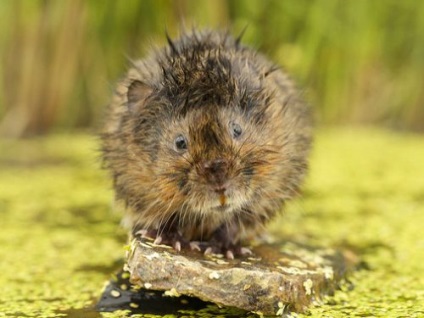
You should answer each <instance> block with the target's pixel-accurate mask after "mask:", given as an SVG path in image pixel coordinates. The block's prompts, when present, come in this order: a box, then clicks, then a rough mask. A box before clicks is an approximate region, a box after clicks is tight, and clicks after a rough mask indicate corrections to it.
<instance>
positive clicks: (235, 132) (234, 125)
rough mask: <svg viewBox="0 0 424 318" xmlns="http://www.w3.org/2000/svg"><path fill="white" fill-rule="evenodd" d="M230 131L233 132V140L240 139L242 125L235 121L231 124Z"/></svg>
mask: <svg viewBox="0 0 424 318" xmlns="http://www.w3.org/2000/svg"><path fill="white" fill-rule="evenodd" d="M230 131H231V134H232V135H233V138H238V137H240V135H241V133H242V132H243V130H242V129H241V127H240V125H239V124H237V123H235V122H233V121H232V122H231V123H230Z"/></svg>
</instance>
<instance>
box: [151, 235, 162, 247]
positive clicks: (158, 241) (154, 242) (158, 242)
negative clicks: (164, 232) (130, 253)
mask: <svg viewBox="0 0 424 318" xmlns="http://www.w3.org/2000/svg"><path fill="white" fill-rule="evenodd" d="M160 243H162V236H160V235H159V236H156V238H155V240H154V241H153V244H155V245H160Z"/></svg>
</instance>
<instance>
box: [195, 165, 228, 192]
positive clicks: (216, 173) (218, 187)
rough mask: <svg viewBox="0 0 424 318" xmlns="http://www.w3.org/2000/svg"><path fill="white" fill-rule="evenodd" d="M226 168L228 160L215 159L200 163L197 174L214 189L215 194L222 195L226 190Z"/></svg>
mask: <svg viewBox="0 0 424 318" xmlns="http://www.w3.org/2000/svg"><path fill="white" fill-rule="evenodd" d="M228 167H229V163H228V160H226V159H223V158H217V159H213V160H209V161H205V162H203V163H201V165H200V171H199V172H200V173H201V174H202V175H203V176H204V177H205V178H206V180H207V181H208V183H210V184H211V185H212V186H213V187H214V190H215V192H217V193H219V194H223V193H224V192H225V190H226V188H227V185H226V183H227V178H228Z"/></svg>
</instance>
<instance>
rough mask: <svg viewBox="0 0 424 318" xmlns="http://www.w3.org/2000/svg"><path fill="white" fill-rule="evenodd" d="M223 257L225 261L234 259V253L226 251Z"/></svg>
mask: <svg viewBox="0 0 424 318" xmlns="http://www.w3.org/2000/svg"><path fill="white" fill-rule="evenodd" d="M225 257H226V258H227V259H234V253H233V251H232V250H227V252H226V253H225Z"/></svg>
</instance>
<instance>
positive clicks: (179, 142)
mask: <svg viewBox="0 0 424 318" xmlns="http://www.w3.org/2000/svg"><path fill="white" fill-rule="evenodd" d="M174 145H175V149H176V150H177V151H180V152H181V151H185V150H187V139H186V138H185V137H184V136H183V135H178V136H177V138H175V140H174Z"/></svg>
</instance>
